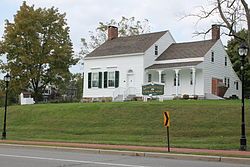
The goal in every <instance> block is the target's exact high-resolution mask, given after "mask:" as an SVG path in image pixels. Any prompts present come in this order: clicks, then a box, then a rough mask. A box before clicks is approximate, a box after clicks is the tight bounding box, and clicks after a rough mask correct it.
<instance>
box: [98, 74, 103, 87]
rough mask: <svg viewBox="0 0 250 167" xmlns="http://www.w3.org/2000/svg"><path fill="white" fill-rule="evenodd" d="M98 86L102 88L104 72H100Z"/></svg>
mask: <svg viewBox="0 0 250 167" xmlns="http://www.w3.org/2000/svg"><path fill="white" fill-rule="evenodd" d="M98 88H102V72H99V81H98Z"/></svg>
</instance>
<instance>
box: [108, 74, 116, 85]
mask: <svg viewBox="0 0 250 167" xmlns="http://www.w3.org/2000/svg"><path fill="white" fill-rule="evenodd" d="M108 87H115V72H114V71H110V72H108Z"/></svg>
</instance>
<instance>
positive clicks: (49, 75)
mask: <svg viewBox="0 0 250 167" xmlns="http://www.w3.org/2000/svg"><path fill="white" fill-rule="evenodd" d="M65 15H66V14H65V13H64V14H60V13H59V12H58V9H56V8H54V7H52V8H48V9H46V8H43V9H42V8H38V9H35V8H34V5H33V6H28V5H27V4H26V2H23V4H22V6H21V7H20V10H19V11H17V14H16V15H15V16H14V22H13V23H11V22H10V21H8V20H6V25H5V32H4V36H3V40H2V41H0V53H1V54H4V55H6V56H7V62H8V63H7V64H3V65H2V68H3V69H4V70H5V71H9V72H10V73H11V76H12V83H11V86H12V89H14V90H16V92H19V93H20V91H21V90H22V89H31V90H32V91H33V93H34V97H35V100H36V101H37V100H39V99H41V96H42V92H43V90H44V88H45V86H46V85H47V84H53V85H57V84H58V83H59V82H61V81H62V80H63V79H64V78H65V77H67V76H68V75H69V74H70V72H69V67H70V66H71V65H74V64H75V63H76V62H77V60H76V59H74V58H73V50H72V42H71V40H70V37H69V27H68V26H67V23H66V20H65Z"/></svg>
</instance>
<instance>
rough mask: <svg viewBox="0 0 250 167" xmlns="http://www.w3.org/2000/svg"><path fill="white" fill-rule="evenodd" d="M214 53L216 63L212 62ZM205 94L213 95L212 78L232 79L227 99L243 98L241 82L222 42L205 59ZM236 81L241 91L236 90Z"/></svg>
mask: <svg viewBox="0 0 250 167" xmlns="http://www.w3.org/2000/svg"><path fill="white" fill-rule="evenodd" d="M212 51H213V52H214V62H211V52H212ZM225 56H226V57H227V61H228V62H227V66H225ZM203 65H204V81H205V82H204V92H205V93H212V78H217V79H222V80H223V81H224V78H225V77H227V78H230V87H229V88H228V90H227V92H226V94H225V97H229V96H231V95H237V96H238V97H241V91H240V90H241V81H240V79H239V78H238V76H237V74H236V73H235V71H234V70H233V68H232V63H231V61H230V58H229V57H228V55H227V53H226V51H225V49H224V46H223V44H222V42H221V41H220V40H218V41H217V42H216V43H215V45H214V46H213V47H212V48H211V49H210V51H209V52H208V53H207V54H206V55H205V59H204V64H203ZM235 81H239V90H236V89H235V84H234V82H235Z"/></svg>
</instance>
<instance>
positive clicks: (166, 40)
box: [144, 31, 175, 68]
mask: <svg viewBox="0 0 250 167" xmlns="http://www.w3.org/2000/svg"><path fill="white" fill-rule="evenodd" d="M172 43H175V41H174V39H173V37H172V35H171V34H170V32H169V31H167V32H166V33H165V34H164V35H163V36H162V37H161V38H160V39H158V40H157V41H156V42H155V43H154V44H153V45H152V46H151V47H150V48H148V50H147V51H146V52H145V56H144V68H147V67H148V66H150V65H152V64H154V63H155V61H154V60H155V59H156V58H157V57H159V56H160V55H161V54H162V53H163V52H164V51H165V50H166V49H167V48H168V47H169V46H170V45H171V44H172ZM155 45H158V55H157V56H156V55H155Z"/></svg>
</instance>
